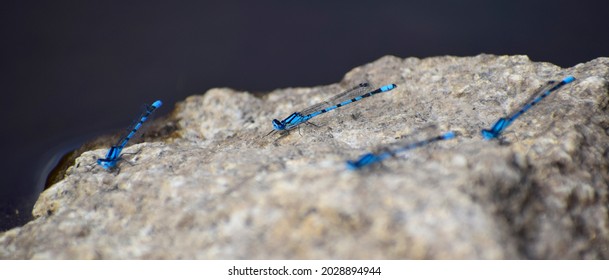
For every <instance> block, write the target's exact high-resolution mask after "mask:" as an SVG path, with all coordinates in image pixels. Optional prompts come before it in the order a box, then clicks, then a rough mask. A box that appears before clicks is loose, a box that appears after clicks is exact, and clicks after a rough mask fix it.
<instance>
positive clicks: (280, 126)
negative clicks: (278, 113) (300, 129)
mask: <svg viewBox="0 0 609 280" xmlns="http://www.w3.org/2000/svg"><path fill="white" fill-rule="evenodd" d="M273 128H275V130H285V124H284V123H283V122H281V121H280V120H278V119H273Z"/></svg>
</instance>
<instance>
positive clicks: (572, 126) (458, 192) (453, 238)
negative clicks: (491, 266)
mask: <svg viewBox="0 0 609 280" xmlns="http://www.w3.org/2000/svg"><path fill="white" fill-rule="evenodd" d="M567 75H573V76H575V77H576V78H577V80H576V81H575V82H573V83H571V84H569V85H566V86H564V87H563V88H562V89H560V90H559V91H557V92H555V93H553V94H552V95H550V96H549V97H548V98H546V99H544V100H543V101H542V102H541V103H540V104H539V105H538V106H535V108H533V109H531V110H530V111H528V112H527V113H525V114H524V115H523V116H522V117H521V118H519V119H518V120H517V121H516V122H514V124H513V125H512V126H510V127H509V128H508V129H507V131H506V133H505V142H506V143H504V144H500V143H499V142H497V141H483V140H482V137H481V135H480V130H481V129H482V128H489V127H490V126H491V125H492V124H493V123H494V122H495V121H496V120H497V119H498V118H499V117H501V116H504V115H506V114H508V113H510V111H511V110H513V109H516V108H518V107H519V106H520V105H521V104H522V103H523V102H525V101H526V100H527V99H528V98H529V96H530V95H531V94H533V93H534V92H535V90H537V89H538V88H540V87H541V86H542V85H543V84H544V83H545V82H546V81H547V80H550V79H558V80H560V79H562V78H564V77H565V76H567ZM362 81H370V82H372V83H374V84H375V85H377V86H380V85H383V84H387V83H395V84H397V85H398V88H397V89H395V90H393V91H391V92H387V93H383V94H379V95H376V96H373V97H371V98H367V99H365V100H363V101H361V102H358V103H356V104H352V105H349V106H348V107H344V108H340V109H338V110H335V111H332V112H329V113H327V114H324V115H321V116H318V117H316V118H315V119H314V120H313V122H314V123H315V124H316V125H317V126H318V127H316V126H312V125H302V127H301V129H299V130H298V129H297V130H294V131H292V133H290V135H288V136H287V137H284V138H282V139H280V140H277V141H274V139H276V138H277V135H275V136H270V137H266V138H265V137H263V136H264V135H265V134H266V133H268V132H269V131H270V130H271V129H272V124H271V120H272V119H273V118H278V119H282V118H285V117H287V116H288V115H289V114H290V113H292V112H294V111H296V110H298V109H302V108H304V107H307V106H309V105H311V104H314V103H315V102H319V101H321V100H324V99H326V98H328V97H330V96H332V95H333V94H336V93H338V92H341V91H342V90H345V89H347V88H350V87H352V86H354V85H356V84H358V83H360V82H362ZM608 94H609V58H598V59H595V60H592V61H590V62H587V63H582V64H578V65H576V66H574V67H572V68H568V69H562V68H560V67H557V66H555V65H552V64H549V63H539V62H532V61H530V60H529V59H528V58H527V57H526V56H494V55H478V56H475V57H451V56H445V57H432V58H426V59H417V58H406V59H402V58H397V57H392V56H386V57H383V58H381V59H379V60H377V61H375V62H372V63H370V64H367V65H363V66H361V67H357V68H355V69H353V70H352V71H350V72H349V73H347V74H346V75H345V78H344V79H343V80H342V81H341V82H340V83H337V84H333V85H328V86H319V87H314V88H285V89H278V90H275V91H273V92H271V93H269V94H268V95H266V96H265V97H263V98H257V97H255V96H254V95H252V94H250V93H247V92H236V91H234V90H231V89H226V88H221V89H211V90H209V91H208V92H207V93H205V94H204V95H197V96H191V97H189V98H187V99H186V100H185V101H183V102H180V103H178V104H177V105H176V108H175V111H174V112H173V114H172V116H170V117H169V118H166V119H163V120H162V121H163V122H164V123H159V121H161V120H160V119H159V120H158V121H157V123H156V124H155V125H157V126H160V127H161V129H162V127H163V126H165V125H166V126H170V125H171V126H177V128H178V129H177V130H176V131H175V133H174V134H173V137H171V138H169V139H158V140H157V141H154V140H152V141H149V142H146V143H142V144H136V145H133V146H131V147H128V148H127V149H126V152H134V151H137V150H141V151H140V153H138V154H137V155H135V156H130V157H129V156H126V157H125V158H126V159H128V160H130V161H131V162H133V163H134V165H130V164H126V163H125V162H122V163H121V164H120V167H121V170H120V172H118V173H116V172H115V173H109V172H106V171H104V170H102V169H101V168H99V167H98V166H96V167H95V168H93V169H91V168H90V165H91V164H92V163H93V162H94V161H95V158H96V157H101V156H103V155H104V154H105V152H106V150H102V149H99V150H93V151H87V152H84V153H83V154H82V155H81V156H80V157H78V158H77V159H76V163H75V165H74V166H72V167H70V168H68V170H67V172H66V176H65V178H64V179H63V180H61V181H59V182H58V183H56V184H55V185H53V186H52V187H50V188H49V189H47V190H46V191H45V192H44V193H43V194H42V195H41V196H40V198H39V200H38V202H37V204H36V206H35V208H34V215H35V217H36V219H35V220H33V221H31V222H30V223H28V224H26V225H24V226H23V227H19V228H15V229H13V230H10V231H7V232H5V233H0V258H3V259H30V258H32V259H65V258H68V259H95V258H102V259H132V258H135V259H140V258H141V259H174V258H178V259H217V258H222V259H277V258H279V259H283V258H286V259H607V258H609V225H608V222H609V218H608V213H607V210H608V207H609V202H608V194H607V192H608V187H609V170H608V169H609V168H608V163H609V114H608V112H607V110H608V104H609V101H608V100H609V95H608ZM167 106H170V105H169V104H168V105H167ZM430 124H436V125H437V126H438V127H440V128H441V129H443V130H448V129H451V130H455V131H458V132H460V133H461V135H462V136H461V137H459V138H457V139H453V140H450V141H443V142H438V143H434V144H431V145H429V146H426V147H424V148H421V149H417V150H413V151H410V152H408V153H404V154H402V155H400V156H399V157H397V158H392V159H388V160H386V161H385V162H384V164H383V165H382V166H378V167H376V168H371V169H366V170H362V171H363V172H351V171H347V170H346V167H345V163H344V162H345V160H347V159H354V158H357V156H359V155H360V154H362V153H365V152H367V151H369V150H370V149H372V148H373V147H376V146H378V145H382V144H389V143H393V142H395V141H397V140H396V139H397V138H399V137H400V136H402V135H405V134H409V133H411V132H413V131H416V130H417V129H419V128H422V127H426V126H429V125H430Z"/></svg>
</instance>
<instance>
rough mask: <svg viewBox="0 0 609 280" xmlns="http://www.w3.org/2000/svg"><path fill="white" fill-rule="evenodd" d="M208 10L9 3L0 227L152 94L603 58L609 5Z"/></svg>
mask: <svg viewBox="0 0 609 280" xmlns="http://www.w3.org/2000/svg"><path fill="white" fill-rule="evenodd" d="M176 2H177V1H176ZM208 2H211V1H190V2H189V1H179V3H174V2H171V1H158V0H151V1H128V3H127V1H112V3H110V2H109V1H97V2H85V1H40V2H36V1H4V2H3V5H2V6H3V7H2V9H0V35H2V37H1V38H2V44H0V50H1V52H0V53H1V60H0V67H1V68H0V71H1V72H0V74H1V75H0V82H1V83H0V86H2V91H1V92H2V109H1V110H0V114H2V115H1V116H2V118H1V119H2V120H3V121H4V123H3V125H2V137H1V138H0V139H1V141H2V145H1V146H0V147H2V160H1V161H0V164H1V165H2V166H1V169H0V170H2V173H1V174H2V183H1V186H0V230H5V229H8V228H11V227H13V226H16V225H21V224H23V223H25V222H27V220H28V219H29V218H30V214H29V213H30V212H31V207H32V205H33V203H34V201H35V199H36V198H37V196H38V194H39V192H40V191H41V190H42V188H43V184H42V182H44V180H45V179H46V175H47V173H48V170H49V168H51V166H53V164H54V162H56V161H57V160H58V157H59V156H61V155H62V154H64V153H66V152H67V151H69V150H71V149H74V148H75V147H77V146H78V145H80V144H81V143H83V142H84V141H86V140H88V139H92V138H94V137H95V136H97V135H100V134H102V133H107V132H110V131H112V130H115V129H119V128H122V127H125V126H127V125H128V124H129V123H130V122H131V121H132V119H133V118H134V117H135V116H136V115H137V114H138V112H139V111H138V110H139V108H140V106H141V104H143V103H150V102H152V101H154V100H156V99H162V100H163V101H164V103H165V105H164V108H162V109H163V110H161V111H160V112H159V113H160V114H163V113H167V112H169V111H170V108H171V107H172V106H173V104H174V103H175V102H176V101H179V100H182V99H184V98H185V97H186V96H188V95H192V94H197V93H202V92H204V91H205V90H207V89H209V88H212V87H219V86H227V87H232V88H237V89H247V90H249V91H267V90H271V89H275V88H279V87H288V86H314V85H319V84H330V83H335V82H337V81H340V80H341V78H342V77H343V75H344V74H345V73H346V72H347V71H348V70H350V69H351V68H353V67H355V66H357V65H361V64H363V63H367V62H371V61H372V60H375V59H377V58H379V57H381V56H383V55H386V54H392V55H396V56H400V57H409V56H416V57H427V56H436V55H447V54H449V55H459V56H468V55H476V54H479V53H482V52H484V53H492V54H527V55H529V57H530V58H531V59H532V60H535V61H548V62H552V63H555V64H558V65H560V66H563V67H569V66H573V65H575V64H577V63H580V62H586V61H589V60H591V59H593V58H596V57H599V56H608V55H609V36H607V28H608V27H609V19H608V17H607V11H609V4H607V3H609V2H607V1H596V2H592V1H589V2H588V3H584V1H580V2H576V1H575V2H574V1H451V2H448V1H447V2H448V3H439V2H435V1H419V2H426V3H415V2H414V1H386V2H382V3H381V2H380V1H300V2H297V3H286V2H288V1H217V2H218V3H208ZM17 213H18V214H17Z"/></svg>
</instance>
